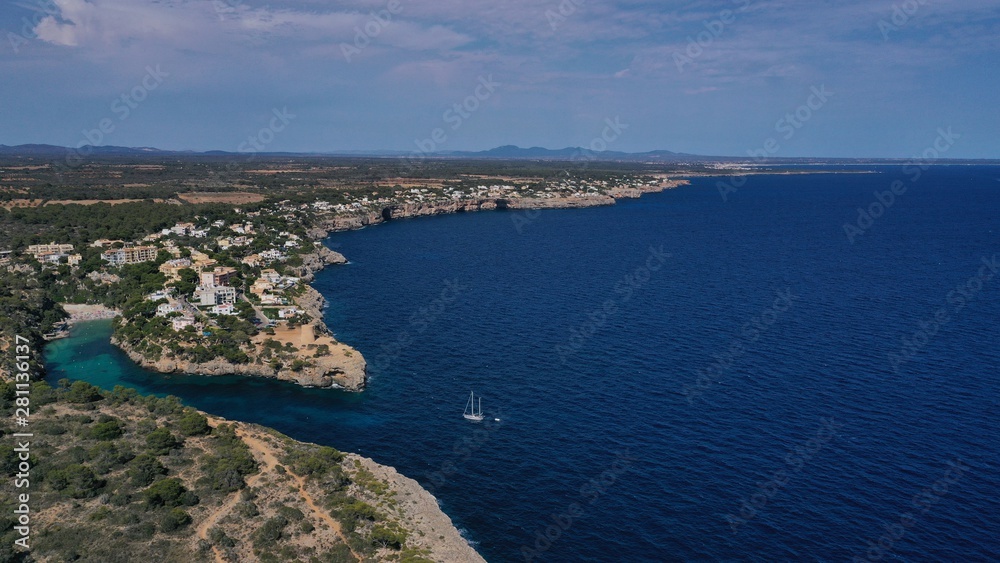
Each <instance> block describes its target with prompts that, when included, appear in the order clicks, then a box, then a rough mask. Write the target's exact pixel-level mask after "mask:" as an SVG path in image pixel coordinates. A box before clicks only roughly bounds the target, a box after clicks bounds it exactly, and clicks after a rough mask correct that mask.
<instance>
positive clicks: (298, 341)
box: [111, 324, 368, 391]
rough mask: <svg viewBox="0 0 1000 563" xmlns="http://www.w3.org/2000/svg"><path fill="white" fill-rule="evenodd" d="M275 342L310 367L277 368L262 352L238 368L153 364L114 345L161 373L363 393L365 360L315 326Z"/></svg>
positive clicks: (222, 363) (279, 334) (281, 332)
mask: <svg viewBox="0 0 1000 563" xmlns="http://www.w3.org/2000/svg"><path fill="white" fill-rule="evenodd" d="M275 332H276V335H275V339H277V340H278V341H279V342H280V341H284V342H294V343H295V344H294V345H295V346H296V348H298V350H299V351H298V353H297V356H298V357H300V358H301V359H303V360H304V361H306V362H308V364H307V365H305V366H303V367H301V368H299V369H297V370H295V369H292V368H291V366H290V364H282V365H280V367H275V366H274V365H273V364H272V363H269V362H266V361H263V360H261V359H260V356H259V352H258V353H256V354H253V355H252V356H251V361H250V362H249V363H245V364H236V363H232V362H228V361H226V360H223V359H218V358H217V359H214V360H211V361H208V362H203V363H196V362H192V361H190V360H179V359H171V358H166V357H161V358H160V359H158V360H152V359H150V358H147V357H145V356H144V355H142V354H140V353H139V352H137V351H135V350H133V349H132V347H131V346H129V345H128V343H125V342H121V341H119V340H118V339H116V338H113V337H112V339H111V343H112V344H114V345H115V346H118V347H119V348H121V349H122V351H124V352H125V353H126V354H127V355H128V357H129V358H131V359H132V361H134V362H135V363H137V364H139V365H141V366H142V367H144V368H146V369H149V370H152V371H156V372H159V373H193V374H197V375H210V376H211V375H229V374H234V375H250V376H257V377H271V378H274V379H280V380H282V381H290V382H293V383H297V384H299V385H303V386H307V387H322V388H327V387H334V388H342V389H345V390H348V391H361V390H362V389H364V387H365V383H366V380H367V376H366V374H367V367H368V364H367V363H366V362H365V358H364V356H362V355H361V353H359V352H358V351H357V350H355V349H353V348H351V347H350V346H348V345H346V344H343V343H341V342H337V341H336V340H334V339H333V338H332V337H331V336H329V335H327V334H323V333H322V332H321V333H320V334H318V335H317V334H315V333H316V332H317V331H316V329H315V328H314V325H312V324H307V325H301V326H298V327H295V328H293V329H288V328H280V327H279V328H276V329H275ZM269 337H270V335H267V334H259V335H257V336H255V337H253V341H254V343H255V344H257V345H258V349H260V348H261V347H262V346H260V345H261V344H263V342H264V341H266V340H267V339H268V338H269ZM321 345H325V346H326V347H327V353H326V354H322V355H317V354H319V350H320V346H321Z"/></svg>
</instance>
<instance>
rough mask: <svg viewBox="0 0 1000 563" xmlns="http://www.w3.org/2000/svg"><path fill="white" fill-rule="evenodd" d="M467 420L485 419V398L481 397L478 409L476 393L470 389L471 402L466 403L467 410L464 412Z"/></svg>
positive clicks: (478, 420) (479, 420)
mask: <svg viewBox="0 0 1000 563" xmlns="http://www.w3.org/2000/svg"><path fill="white" fill-rule="evenodd" d="M462 416H464V417H465V420H472V421H474V422H482V421H483V398H482V397H480V398H479V410H478V411H477V410H476V394H475V393H474V392H472V391H469V402H468V403H466V404H465V412H464V413H463V414H462Z"/></svg>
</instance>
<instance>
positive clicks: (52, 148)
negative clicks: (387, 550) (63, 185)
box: [0, 144, 174, 156]
mask: <svg viewBox="0 0 1000 563" xmlns="http://www.w3.org/2000/svg"><path fill="white" fill-rule="evenodd" d="M71 151H75V152H78V153H79V154H81V155H86V154H99V155H126V156H129V155H131V156H135V155H148V154H170V153H171V152H174V151H163V150H160V149H156V148H152V147H114V146H98V147H94V146H90V145H85V146H83V147H81V148H79V149H72V148H69V147H60V146H57V145H37V144H32V145H14V146H8V145H0V155H11V156H52V155H65V154H66V153H67V152H71Z"/></svg>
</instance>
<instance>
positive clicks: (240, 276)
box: [0, 165, 684, 391]
mask: <svg viewBox="0 0 1000 563" xmlns="http://www.w3.org/2000/svg"><path fill="white" fill-rule="evenodd" d="M300 168H301V167H296V166H295V165H285V166H283V167H279V166H276V169H277V170H278V171H280V173H281V174H288V175H292V174H298V173H302V172H303V170H302V169H300ZM683 182H684V181H683V180H673V179H671V178H668V177H667V176H666V175H663V174H642V175H639V174H628V173H624V174H622V173H619V174H603V175H601V174H596V175H594V174H591V175H587V174H570V173H566V174H560V175H559V176H557V177H555V178H548V179H543V178H540V177H532V176H493V177H490V176H485V175H482V176H477V175H468V176H463V177H461V178H459V179H457V180H434V179H419V178H386V179H385V180H384V181H381V182H377V183H375V184H373V185H372V186H371V187H372V189H371V191H367V192H366V191H363V190H359V189H353V190H337V191H335V192H331V191H329V190H327V191H320V192H310V195H308V196H306V195H304V194H302V195H297V196H296V197H286V198H285V199H278V198H277V197H261V196H257V195H256V194H254V193H252V192H221V193H211V192H209V193H202V194H192V195H186V196H184V197H185V199H184V200H183V202H181V200H180V199H178V200H177V201H176V202H175V205H180V206H181V209H184V208H186V207H190V206H191V204H190V203H187V202H189V201H199V202H209V203H211V202H219V203H220V204H221V205H219V204H216V205H215V206H214V207H211V208H210V209H206V212H205V213H198V214H194V215H190V216H187V217H186V218H185V219H184V220H179V221H175V222H173V223H170V224H166V225H163V226H162V227H161V228H159V229H157V230H155V231H153V232H145V233H141V236H134V238H133V237H121V238H112V237H102V238H96V239H94V240H85V241H83V242H85V244H81V241H79V240H77V241H68V240H58V239H56V240H48V241H47V242H35V243H33V244H29V245H27V246H26V247H24V248H22V249H21V250H19V251H16V250H15V249H9V250H7V249H5V250H3V251H2V252H0V268H9V269H12V270H13V271H21V272H22V273H29V272H31V273H39V274H44V275H45V276H49V277H51V278H52V283H53V284H54V285H55V286H56V287H61V288H63V289H62V292H63V294H64V295H66V298H65V299H66V301H65V302H64V304H63V308H64V309H65V310H66V311H67V313H68V314H69V315H68V319H67V320H68V324H67V323H62V324H61V325H60V324H57V325H56V326H54V327H53V328H52V330H51V331H49V332H48V333H47V334H46V338H48V339H51V338H58V337H60V336H64V335H66V334H68V332H67V330H68V328H69V325H70V324H72V323H73V322H76V321H81V320H90V319H98V318H114V319H115V320H114V334H113V337H112V342H113V343H114V344H115V345H117V346H118V347H119V348H121V349H122V350H123V351H125V352H126V354H128V355H129V357H130V358H132V359H133V360H134V361H135V362H136V363H138V364H140V365H142V366H143V367H145V368H147V369H151V370H153V371H159V372H163V373H195V374H203V375H220V374H243V375H251V376H263V377H275V378H278V379H284V380H287V381H292V382H295V383H298V384H301V385H305V386H311V387H338V388H342V389H347V390H354V391H358V390H361V389H363V388H364V386H365V381H366V377H367V369H366V362H365V360H364V357H363V356H362V354H361V353H360V352H358V351H356V350H354V349H353V348H351V347H350V346H348V345H346V344H344V343H341V342H339V341H337V340H336V338H334V337H333V335H332V332H331V331H330V329H329V328H328V327H327V326H326V325H325V323H324V322H323V319H322V317H323V315H322V308H323V306H324V304H325V301H324V299H323V297H322V296H321V295H319V294H318V293H317V292H316V291H315V290H314V289H313V288H312V287H310V286H309V282H310V281H311V279H312V277H313V275H314V274H315V273H316V272H317V271H318V270H320V269H322V268H323V267H325V266H327V265H329V264H343V263H346V261H347V260H346V258H345V257H344V256H342V255H340V254H339V253H336V252H333V251H331V250H329V249H328V248H326V247H325V246H324V245H323V244H322V242H321V240H322V239H323V238H324V237H325V236H326V235H327V234H328V233H329V232H331V231H339V230H347V229H354V228H361V227H365V226H368V225H373V224H378V223H380V222H383V221H388V220H392V219H399V218H407V217H417V216H425V215H435V214H440V213H455V212H463V211H479V210H494V209H526V210H528V209H544V208H560V207H587V206H596V205H611V204H614V202H615V201H616V199H617V198H623V197H625V198H629V197H639V196H640V195H641V194H643V193H648V192H654V191H661V190H663V189H667V188H670V187H674V186H676V185H679V184H681V183H683ZM286 195H287V196H292V195H294V194H291V193H288V194H286ZM178 197H179V198H180V197H181V196H178ZM171 201H172V200H169V199H167V200H163V203H161V204H156V205H159V206H160V207H157V209H164V207H163V206H169V205H170V202H171ZM223 202H230V203H231V202H242V203H240V204H239V205H235V204H234V205H226V204H225V203H223ZM23 205H24V202H23V201H19V200H11V202H10V206H11V209H12V210H19V209H22V208H23ZM74 242H75V244H74ZM108 294H115V295H117V297H115V298H114V299H113V300H112V301H113V302H109V301H108V299H109V298H107V297H105V298H103V299H102V298H100V296H101V295H108ZM101 301H104V304H103V305H102V304H101Z"/></svg>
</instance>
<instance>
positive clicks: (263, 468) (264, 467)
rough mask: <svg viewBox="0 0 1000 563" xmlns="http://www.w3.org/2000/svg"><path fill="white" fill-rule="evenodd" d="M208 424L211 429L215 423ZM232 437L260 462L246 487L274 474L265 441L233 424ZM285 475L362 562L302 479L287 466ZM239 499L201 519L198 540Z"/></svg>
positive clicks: (273, 459)
mask: <svg viewBox="0 0 1000 563" xmlns="http://www.w3.org/2000/svg"><path fill="white" fill-rule="evenodd" d="M213 422H214V421H213ZM212 425H213V426H214V425H215V424H212ZM236 434H237V435H238V436H239V437H240V439H241V440H243V443H244V444H246V445H247V447H249V448H250V451H251V452H253V454H254V457H255V458H256V459H257V462H258V463H260V471H258V472H257V473H256V474H254V475H252V476H251V477H249V478H248V479H247V486H248V487H249V486H253V485H254V484H255V483H257V482H258V481H259V480H260V479H261V478H262V477H263V476H264V475H265V474H268V473H275V467H276V466H277V465H279V462H278V456H277V455H276V454H275V452H274V449H273V448H272V447H271V446H270V445H269V444H268V443H267V442H265V441H264V440H262V439H261V438H260V437H259V436H258V434H257V433H256V432H254V431H253V430H251V429H248V428H247V427H245V426H244V425H242V424H237V425H236ZM285 474H286V475H289V476H290V477H291V478H292V479H294V480H295V482H296V484H297V485H298V488H299V496H301V497H302V499H303V500H305V503H306V505H307V506H308V507H309V509H310V510H312V512H313V514H315V515H316V516H317V517H318V518H319V519H321V520H323V521H324V522H326V523H327V525H329V526H330V529H332V530H333V531H334V532H335V533H336V534H337V536H338V537H339V538H340V540H341V541H343V542H344V545H346V546H347V548H348V549H350V550H351V555H352V556H354V558H355V559H356V560H358V561H364V557H362V556H361V555H358V553H357V552H355V551H354V548H353V547H351V544H350V543H348V541H347V537H346V536H345V535H344V532H343V530H342V529H341V527H340V522H337V521H336V520H334V519H333V518H332V517H331V516H330V514H329V513H327V512H326V511H325V510H323V509H321V508H320V507H319V505H317V504H316V501H315V499H313V497H312V495H310V494H309V491H307V490H306V479H305V477H302V476H301V475H297V474H295V473H293V472H292V470H291V469H289V468H288V467H285ZM239 500H240V493H239V492H236V493H233V495H232V497H231V498H229V499H228V500H227V501H226V502H225V503H224V504H223V505H222V506H220V507H219V509H218V510H216V511H215V512H214V513H212V514H211V515H210V516H209V517H208V518H206V519H205V521H204V522H202V523H201V525H199V526H198V530H197V532H198V537H199V538H201V539H204V540H207V539H208V530H209V528H211V527H212V526H214V525H215V523H216V522H218V521H219V520H220V519H222V518H223V517H224V516H226V515H227V514H229V513H231V512H232V510H233V508H234V507H235V506H236V503H238V502H239ZM212 551H213V552H214V553H215V561H216V563H225V559H224V558H223V557H222V552H221V551H220V550H219V548H218V547H216V546H214V545H213V546H212Z"/></svg>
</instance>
